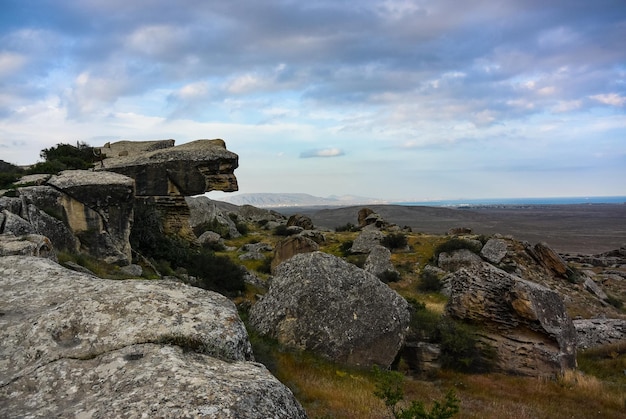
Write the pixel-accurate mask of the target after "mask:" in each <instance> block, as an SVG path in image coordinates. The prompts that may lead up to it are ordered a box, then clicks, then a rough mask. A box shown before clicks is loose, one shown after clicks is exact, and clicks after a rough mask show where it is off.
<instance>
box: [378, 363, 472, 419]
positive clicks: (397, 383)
mask: <svg viewBox="0 0 626 419" xmlns="http://www.w3.org/2000/svg"><path fill="white" fill-rule="evenodd" d="M373 373H374V377H375V380H376V390H375V391H374V395H375V396H376V397H378V398H379V399H381V400H382V401H383V402H385V406H387V407H388V408H389V410H391V413H392V414H393V417H394V418H396V419H447V418H451V417H453V416H454V415H456V414H457V413H459V402H460V400H459V399H457V398H456V395H455V394H454V391H453V390H448V392H447V393H446V396H445V398H444V400H443V401H441V402H440V401H437V400H436V401H434V402H433V405H432V407H431V409H430V410H428V409H427V408H426V407H425V405H424V403H423V402H421V401H416V400H413V401H411V403H410V405H409V406H408V407H405V408H402V407H400V406H399V403H400V402H402V401H403V400H404V387H403V381H404V376H403V375H402V374H400V373H399V372H397V371H382V370H381V369H379V368H377V367H374V370H373Z"/></svg>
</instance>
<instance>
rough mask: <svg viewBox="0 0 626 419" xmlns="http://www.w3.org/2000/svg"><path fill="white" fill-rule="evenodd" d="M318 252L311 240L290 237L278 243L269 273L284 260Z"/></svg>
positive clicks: (317, 247) (315, 244)
mask: <svg viewBox="0 0 626 419" xmlns="http://www.w3.org/2000/svg"><path fill="white" fill-rule="evenodd" d="M317 250H319V246H318V244H317V243H315V242H314V241H313V240H311V239H309V238H307V237H303V236H291V237H287V238H286V239H283V240H281V241H279V242H278V243H277V244H276V248H275V249H274V257H273V258H272V263H271V271H272V273H273V272H274V271H275V270H276V267H277V266H278V265H280V264H281V263H283V262H284V261H286V260H289V259H290V258H292V257H293V256H295V255H297V254H300V253H310V252H315V251H317Z"/></svg>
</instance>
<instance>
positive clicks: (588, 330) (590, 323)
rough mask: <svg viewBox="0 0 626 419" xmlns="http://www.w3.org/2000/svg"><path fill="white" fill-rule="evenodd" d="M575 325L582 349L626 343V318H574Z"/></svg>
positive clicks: (578, 341) (579, 345)
mask: <svg viewBox="0 0 626 419" xmlns="http://www.w3.org/2000/svg"><path fill="white" fill-rule="evenodd" d="M574 327H575V328H576V333H577V343H578V347H579V348H580V349H590V348H596V347H599V346H603V345H608V344H613V343H618V342H622V343H624V344H626V320H625V319H601V318H596V319H580V320H574Z"/></svg>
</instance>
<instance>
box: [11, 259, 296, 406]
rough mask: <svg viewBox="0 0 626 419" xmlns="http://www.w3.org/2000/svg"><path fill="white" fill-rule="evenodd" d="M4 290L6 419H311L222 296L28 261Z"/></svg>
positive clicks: (18, 262)
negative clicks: (262, 360)
mask: <svg viewBox="0 0 626 419" xmlns="http://www.w3.org/2000/svg"><path fill="white" fill-rule="evenodd" d="M0 290H1V292H0V308H1V310H2V313H1V315H0V326H1V327H0V416H2V417H18V416H36V417H44V416H47V417H57V416H68V415H76V416H85V417H87V416H88V417H101V418H104V417H112V416H113V417H116V416H125V417H141V416H143V415H148V416H153V417H202V416H204V417H225V418H239V417H251V418H266V417H280V418H292V417H296V418H298V417H305V414H304V412H303V410H302V408H301V406H300V405H299V404H298V402H297V401H296V400H295V398H294V397H293V394H292V393H291V392H290V391H289V390H288V389H287V388H286V387H284V386H283V385H282V384H281V383H280V382H278V381H277V380H276V379H275V378H274V377H273V376H272V375H271V374H270V373H269V372H268V371H267V370H266V369H265V367H263V366H262V365H260V364H256V363H254V362H251V360H252V351H251V347H250V343H249V341H248V339H247V333H246V330H245V327H244V326H243V323H242V322H241V320H240V319H239V317H238V315H237V310H236V308H235V306H234V304H233V303H232V302H230V301H229V300H228V299H227V298H225V297H223V296H221V295H219V294H216V293H213V292H210V291H205V290H201V289H198V288H193V287H190V286H187V285H184V284H181V283H177V282H169V281H146V280H125V281H111V280H101V279H95V278H93V277H91V276H87V275H85V274H81V273H78V272H73V271H69V270H67V269H65V268H62V267H61V266H59V265H58V264H56V263H54V262H52V261H50V260H48V259H42V258H35V257H17V256H7V257H0ZM181 395H184V397H181Z"/></svg>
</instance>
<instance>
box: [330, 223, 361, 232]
mask: <svg viewBox="0 0 626 419" xmlns="http://www.w3.org/2000/svg"><path fill="white" fill-rule="evenodd" d="M335 231H336V232H337V233H341V232H344V231H359V228H358V227H357V226H355V225H354V224H352V223H347V224H345V225H342V226H337V227H335Z"/></svg>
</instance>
